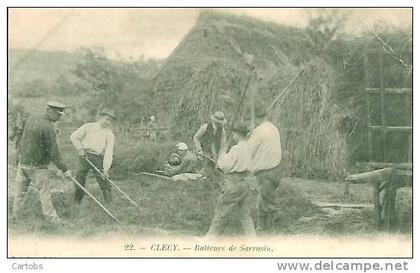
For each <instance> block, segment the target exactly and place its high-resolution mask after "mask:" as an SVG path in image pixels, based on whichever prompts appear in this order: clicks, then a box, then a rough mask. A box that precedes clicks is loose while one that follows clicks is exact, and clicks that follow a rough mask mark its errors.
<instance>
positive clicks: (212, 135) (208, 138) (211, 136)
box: [201, 121, 223, 156]
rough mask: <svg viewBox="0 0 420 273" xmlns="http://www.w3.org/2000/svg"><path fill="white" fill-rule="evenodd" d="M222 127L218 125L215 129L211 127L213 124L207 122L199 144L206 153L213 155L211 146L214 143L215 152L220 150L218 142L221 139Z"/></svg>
mask: <svg viewBox="0 0 420 273" xmlns="http://www.w3.org/2000/svg"><path fill="white" fill-rule="evenodd" d="M222 131H223V129H222V127H218V128H217V129H216V130H215V129H214V128H213V124H212V123H211V121H210V122H208V123H207V130H206V133H205V134H204V135H203V137H202V139H201V145H202V148H203V151H204V152H206V153H207V154H210V155H212V156H213V151H212V146H213V145H214V148H215V152H216V154H217V153H218V152H219V150H220V144H221V140H222Z"/></svg>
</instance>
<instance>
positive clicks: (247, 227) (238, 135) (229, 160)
mask: <svg viewBox="0 0 420 273" xmlns="http://www.w3.org/2000/svg"><path fill="white" fill-rule="evenodd" d="M248 133H249V129H248V127H247V126H245V125H238V126H235V127H234V128H233V129H232V137H233V140H234V141H235V142H236V144H235V145H234V146H232V147H231V149H230V151H229V152H227V148H228V147H227V143H226V142H224V143H222V147H221V148H220V156H219V159H218V162H217V164H218V167H219V168H220V169H221V170H222V171H223V175H222V176H221V180H222V183H221V187H222V193H221V195H220V197H219V199H218V201H217V204H216V209H215V212H214V216H213V220H212V222H211V225H210V228H209V231H208V232H207V236H217V235H222V234H223V232H224V231H225V229H226V228H227V226H228V225H229V221H230V220H231V219H232V218H235V217H238V218H239V221H240V223H241V226H242V229H243V231H244V234H245V235H247V236H255V227H254V222H253V221H252V217H251V206H250V199H251V189H250V183H249V182H248V181H247V176H248V174H249V172H248V169H249V164H250V161H251V158H250V156H251V155H250V153H249V150H248V144H247V141H246V140H247V138H248Z"/></svg>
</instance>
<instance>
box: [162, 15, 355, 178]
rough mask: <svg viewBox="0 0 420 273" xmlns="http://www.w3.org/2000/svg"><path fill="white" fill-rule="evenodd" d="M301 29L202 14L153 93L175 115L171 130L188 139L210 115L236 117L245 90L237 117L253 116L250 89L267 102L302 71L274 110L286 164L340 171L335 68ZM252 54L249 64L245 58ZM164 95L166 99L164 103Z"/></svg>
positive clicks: (317, 172) (304, 170) (305, 170)
mask: <svg viewBox="0 0 420 273" xmlns="http://www.w3.org/2000/svg"><path fill="white" fill-rule="evenodd" d="M311 48H312V45H311V41H310V39H309V37H308V36H307V35H306V34H305V32H304V31H302V30H299V29H295V28H288V27H282V26H278V25H275V24H270V23H263V22H260V21H256V20H253V19H249V18H245V17H232V16H227V15H223V14H215V13H204V14H202V15H201V17H200V18H199V19H198V22H197V25H196V27H195V28H193V29H192V30H191V32H190V33H189V34H188V35H187V36H186V37H185V39H184V40H183V41H182V42H181V43H180V45H179V46H178V47H177V48H176V49H175V50H174V52H173V54H172V55H171V56H170V57H169V58H168V59H167V60H166V62H165V64H164V65H163V66H162V69H161V70H160V71H159V72H158V73H157V74H156V75H155V79H154V81H155V92H156V93H157V94H159V95H160V96H161V97H162V98H163V101H164V102H163V107H164V109H165V110H167V111H169V112H170V113H172V114H173V116H174V118H173V122H172V133H173V135H174V137H176V138H177V139H185V140H187V141H190V140H191V138H192V135H193V134H194V132H195V131H196V130H197V129H198V128H199V126H200V124H202V123H203V122H206V121H208V119H209V117H210V115H211V113H212V112H214V111H216V110H222V111H224V112H225V114H226V115H227V117H228V119H232V117H233V116H234V113H235V112H236V110H237V107H238V102H239V101H240V97H241V94H242V92H244V90H245V89H246V90H245V92H246V97H245V100H244V103H243V105H241V107H240V108H239V110H240V111H239V115H238V118H237V121H238V122H239V121H249V117H250V103H249V101H250V98H251V92H255V95H254V97H255V104H257V105H262V106H264V107H267V106H268V105H270V104H271V103H272V102H273V100H274V99H275V98H276V97H277V96H278V94H279V92H280V91H282V90H283V89H284V87H285V86H287V84H288V83H289V82H290V81H291V80H292V79H293V78H294V77H295V76H296V75H297V74H298V73H299V72H301V70H303V72H302V73H301V75H300V76H299V77H298V78H297V79H296V81H295V82H294V83H293V84H292V85H291V86H290V87H289V88H287V90H285V91H284V93H283V94H282V95H281V97H280V99H279V100H278V102H277V103H276V105H275V106H274V107H273V109H272V110H271V111H270V119H271V121H272V122H274V123H275V124H276V125H277V126H278V127H279V129H280V131H281V137H282V146H283V147H282V148H283V155H284V163H285V164H286V165H288V166H291V169H289V170H288V171H289V172H292V173H294V174H295V175H299V176H305V177H325V178H336V177H339V176H342V174H343V171H344V168H345V162H346V156H347V154H346V143H345V139H344V137H343V136H342V135H341V134H340V133H339V132H338V130H337V129H336V125H337V123H338V122H339V120H338V119H339V118H338V115H337V110H336V107H335V106H334V103H333V100H332V94H331V93H332V89H333V87H334V84H335V75H334V71H333V69H332V68H331V67H330V66H329V65H328V64H327V63H326V62H324V61H322V60H321V59H319V58H314V56H313V54H312V52H311ZM247 54H251V55H252V56H253V61H252V66H253V67H254V69H251V68H250V66H249V65H247V62H246V61H245V58H244V56H245V55H247ZM165 98H166V100H165Z"/></svg>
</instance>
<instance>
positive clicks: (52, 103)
mask: <svg viewBox="0 0 420 273" xmlns="http://www.w3.org/2000/svg"><path fill="white" fill-rule="evenodd" d="M47 106H48V107H50V108H52V109H54V110H55V111H57V113H59V114H60V115H65V114H66V113H65V112H64V109H65V108H66V107H67V106H66V105H65V104H62V103H60V102H57V101H49V102H47Z"/></svg>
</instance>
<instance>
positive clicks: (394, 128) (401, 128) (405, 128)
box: [368, 125, 413, 132]
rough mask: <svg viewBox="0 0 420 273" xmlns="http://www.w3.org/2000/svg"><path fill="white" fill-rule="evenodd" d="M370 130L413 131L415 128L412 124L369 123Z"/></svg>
mask: <svg viewBox="0 0 420 273" xmlns="http://www.w3.org/2000/svg"><path fill="white" fill-rule="evenodd" d="M368 128H369V129H370V130H375V131H382V132H384V131H385V132H411V131H412V130H413V128H412V127H410V126H376V125H368Z"/></svg>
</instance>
